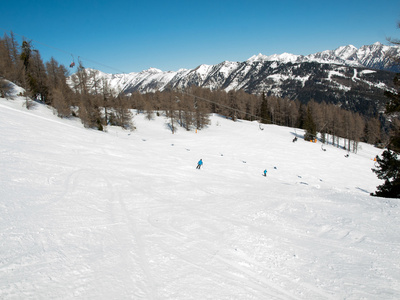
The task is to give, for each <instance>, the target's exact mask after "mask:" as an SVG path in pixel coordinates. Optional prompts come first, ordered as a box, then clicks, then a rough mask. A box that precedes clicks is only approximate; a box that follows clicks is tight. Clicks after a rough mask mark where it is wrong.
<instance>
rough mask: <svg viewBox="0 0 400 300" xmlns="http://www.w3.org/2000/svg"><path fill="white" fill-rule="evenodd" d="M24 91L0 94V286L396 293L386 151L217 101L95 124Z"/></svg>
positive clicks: (81, 292) (48, 290)
mask: <svg viewBox="0 0 400 300" xmlns="http://www.w3.org/2000/svg"><path fill="white" fill-rule="evenodd" d="M23 102H24V100H23V99H21V98H19V97H15V99H14V100H6V99H2V98H0V127H1V128H2V130H1V131H0V151H1V160H0V170H1V172H0V216H1V217H0V233H1V248H2V251H1V252H0V269H1V275H0V298H2V299H21V298H24V299H29V298H34V299H71V298H80V299H82V298H83V299H126V298H133V299H185V300H187V299H240V300H243V299H399V298H400V271H399V270H400V264H399V255H400V237H399V234H398V230H399V227H400V219H399V212H400V207H399V204H400V202H399V201H400V200H399V199H382V198H377V197H371V196H369V193H371V192H373V191H374V190H375V187H376V186H377V185H379V184H380V181H379V180H378V179H377V178H376V176H375V174H374V173H373V172H372V171H371V168H372V167H373V166H374V163H373V160H372V159H373V158H374V157H375V155H377V154H379V153H380V151H381V150H379V149H376V148H374V147H373V146H371V145H368V144H362V143H361V144H360V145H361V146H360V149H359V151H358V153H357V154H350V157H348V158H345V154H346V152H345V151H344V150H342V149H338V148H335V147H332V146H325V148H326V149H327V151H322V150H321V144H320V143H319V142H318V143H310V142H306V141H304V140H302V139H301V138H299V140H298V141H297V142H296V143H293V142H292V139H293V137H294V136H295V135H298V136H299V137H301V135H302V132H301V131H300V130H298V129H296V130H295V129H293V128H287V127H278V126H275V125H262V127H261V129H262V130H260V127H259V124H258V123H257V122H248V121H238V122H232V121H229V120H227V119H225V118H222V117H220V116H218V115H213V116H212V117H211V124H210V125H209V126H208V128H206V129H204V130H201V131H198V132H197V133H195V132H187V131H185V130H183V129H181V130H178V131H177V133H176V134H174V135H172V134H171V132H170V131H169V130H168V126H167V125H166V120H165V118H163V117H156V119H155V120H153V121H148V120H146V119H145V118H144V116H143V115H135V117H134V123H135V125H136V127H137V130H136V131H133V132H129V131H124V130H122V129H120V128H114V127H109V128H108V132H100V131H94V130H88V129H84V128H83V126H82V124H80V122H79V121H78V120H76V119H60V118H58V117H56V116H55V115H53V112H52V110H51V109H50V108H48V107H46V106H43V105H37V106H36V107H35V108H34V109H32V110H29V111H28V110H26V109H25V108H24V107H23ZM200 158H202V159H203V161H204V167H203V168H202V169H201V170H196V169H195V167H196V163H197V161H198V160H199V159H200ZM265 168H266V169H267V170H268V175H267V177H263V176H262V175H261V174H262V172H263V170H264V169H265Z"/></svg>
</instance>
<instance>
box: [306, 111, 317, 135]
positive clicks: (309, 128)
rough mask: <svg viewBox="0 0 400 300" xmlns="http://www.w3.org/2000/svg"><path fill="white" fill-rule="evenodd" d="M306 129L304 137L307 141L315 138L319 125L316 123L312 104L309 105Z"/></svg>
mask: <svg viewBox="0 0 400 300" xmlns="http://www.w3.org/2000/svg"><path fill="white" fill-rule="evenodd" d="M304 129H305V130H306V133H305V134H304V139H305V140H307V141H309V140H313V139H314V138H315V136H316V135H317V126H316V125H315V122H314V120H313V117H312V114H311V109H310V106H308V107H307V113H306V117H305V120H304Z"/></svg>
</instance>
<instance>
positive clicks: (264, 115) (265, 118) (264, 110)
mask: <svg viewBox="0 0 400 300" xmlns="http://www.w3.org/2000/svg"><path fill="white" fill-rule="evenodd" d="M260 118H261V123H264V124H269V123H271V119H270V117H269V113H268V99H267V97H266V96H265V93H263V94H262V100H261V108H260Z"/></svg>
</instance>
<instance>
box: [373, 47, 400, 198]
mask: <svg viewBox="0 0 400 300" xmlns="http://www.w3.org/2000/svg"><path fill="white" fill-rule="evenodd" d="M395 43H396V44H400V43H399V42H395ZM395 62H396V63H397V65H400V59H399V58H398V57H397V58H395ZM394 84H395V86H396V87H398V90H397V93H392V92H387V93H386V96H387V97H388V98H389V102H388V103H387V105H386V114H387V115H392V116H393V117H394V119H395V121H398V117H396V115H397V114H398V113H399V112H400V96H399V91H400V88H399V87H400V80H399V74H397V75H396V76H395V78H394ZM393 123H394V124H396V122H393ZM397 123H398V122H397ZM395 126H396V125H395ZM396 152H400V129H399V127H398V124H397V128H395V129H394V134H393V135H392V137H391V139H390V142H389V145H388V146H387V149H386V150H385V151H383V152H382V158H380V157H379V156H377V157H376V161H377V164H378V168H377V169H372V171H373V172H375V173H376V174H377V175H378V178H379V179H383V180H385V182H384V184H382V185H380V186H378V187H377V189H378V190H377V191H376V192H375V194H371V195H373V196H380V197H386V198H400V160H399V159H398V157H397V153H396Z"/></svg>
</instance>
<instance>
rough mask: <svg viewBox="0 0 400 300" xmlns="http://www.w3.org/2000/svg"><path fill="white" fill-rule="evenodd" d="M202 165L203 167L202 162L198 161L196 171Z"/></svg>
mask: <svg viewBox="0 0 400 300" xmlns="http://www.w3.org/2000/svg"><path fill="white" fill-rule="evenodd" d="M202 165H203V160H202V159H200V160H199V162H198V163H197V167H196V169H200V168H201V166H202Z"/></svg>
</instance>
